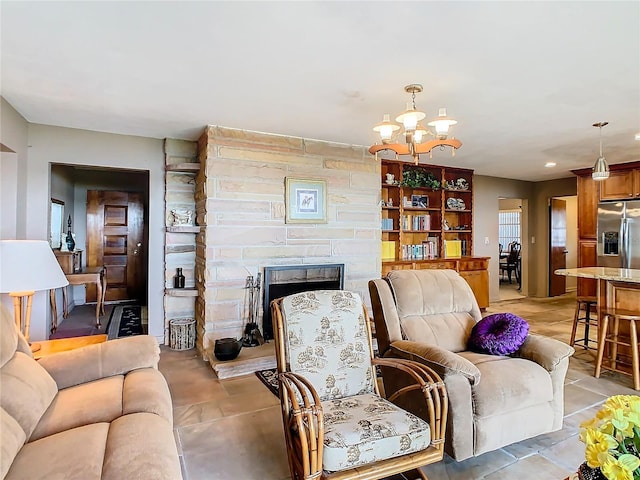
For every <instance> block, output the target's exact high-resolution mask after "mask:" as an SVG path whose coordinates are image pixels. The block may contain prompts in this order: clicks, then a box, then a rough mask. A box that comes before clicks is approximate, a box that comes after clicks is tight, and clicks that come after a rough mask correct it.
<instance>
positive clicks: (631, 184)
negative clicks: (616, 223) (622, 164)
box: [600, 168, 640, 201]
mask: <svg viewBox="0 0 640 480" xmlns="http://www.w3.org/2000/svg"><path fill="white" fill-rule="evenodd" d="M635 198H640V169H638V168H633V169H629V170H618V171H612V172H611V174H610V176H609V178H607V179H606V180H604V181H602V182H601V185H600V200H603V201H606V200H629V199H635Z"/></svg>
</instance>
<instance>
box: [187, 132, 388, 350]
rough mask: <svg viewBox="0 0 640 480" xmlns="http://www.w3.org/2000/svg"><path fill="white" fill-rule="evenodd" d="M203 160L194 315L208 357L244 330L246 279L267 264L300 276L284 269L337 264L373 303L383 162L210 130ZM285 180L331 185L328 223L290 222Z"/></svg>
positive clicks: (313, 145) (290, 140)
mask: <svg viewBox="0 0 640 480" xmlns="http://www.w3.org/2000/svg"><path fill="white" fill-rule="evenodd" d="M198 160H199V162H200V164H201V168H200V173H199V174H198V175H197V177H196V185H195V202H196V203H195V206H196V212H197V215H196V221H197V224H198V225H199V226H200V227H201V228H200V233H198V234H197V235H196V240H195V243H196V245H195V272H194V276H195V283H196V288H197V289H198V296H197V297H196V299H195V316H196V322H197V332H198V334H197V335H198V338H197V341H196V345H197V347H198V350H199V352H200V353H201V354H202V356H203V358H206V357H208V356H209V355H207V353H209V352H210V351H211V350H212V348H213V345H214V342H215V340H216V339H218V338H223V337H235V338H240V337H241V336H242V334H243V330H244V326H245V324H246V323H247V319H246V318H244V317H245V311H246V309H245V308H244V303H245V293H246V289H245V285H246V278H247V276H249V275H253V276H254V277H256V276H257V274H258V273H265V276H266V273H267V272H263V268H264V266H265V265H268V266H269V270H268V272H269V273H273V272H279V273H277V274H276V277H277V278H280V279H282V278H287V277H286V276H287V275H294V277H295V278H297V277H298V276H299V274H297V273H286V274H285V273H284V272H286V271H287V270H284V269H280V270H279V269H278V267H284V266H286V267H300V268H303V267H304V268H306V269H308V270H309V271H312V272H319V271H321V270H322V269H315V268H312V267H316V266H322V267H326V266H328V265H335V264H340V265H341V266H342V268H341V279H340V281H339V282H340V283H341V286H342V287H344V289H347V290H352V291H355V292H357V293H359V294H360V295H361V296H362V298H363V299H364V301H365V302H368V301H369V298H368V290H367V282H368V281H369V280H370V279H372V278H377V277H379V276H380V208H379V206H378V205H379V201H380V162H379V161H376V159H375V158H373V157H372V156H371V155H370V154H369V153H368V152H367V151H366V149H365V148H364V147H361V146H354V145H346V144H338V143H330V142H323V141H319V140H310V139H303V138H298V137H287V136H282V135H273V134H265V133H257V132H250V131H245V130H236V129H231V128H223V127H218V126H209V127H207V128H206V129H205V131H204V133H203V135H202V136H201V138H200V140H199V142H198ZM288 177H292V178H296V179H320V180H324V181H325V182H326V198H327V207H326V210H327V222H326V223H318V224H310V223H286V222H285V198H284V196H285V179H286V178H288ZM305 275H307V274H305ZM309 275H312V277H311V280H312V281H314V280H318V279H316V278H315V277H314V275H315V273H312V274H309ZM283 276H284V277H283ZM292 279H293V277H292ZM265 280H266V278H265V279H264V280H263V281H265ZM278 281H279V280H278ZM289 283H291V282H289ZM276 285H279V283H276ZM272 288H273V287H272V286H271V285H270V287H269V290H270V292H272ZM275 288H276V290H277V289H278V288H279V287H275ZM263 305H264V302H263V303H262V304H261V308H262V309H264V306H263ZM263 314H264V312H259V314H258V317H257V318H259V319H260V318H263ZM268 323H269V326H270V321H269V322H268ZM261 327H262V326H261ZM249 348H259V347H249Z"/></svg>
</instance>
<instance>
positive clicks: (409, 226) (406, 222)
mask: <svg viewBox="0 0 640 480" xmlns="http://www.w3.org/2000/svg"><path fill="white" fill-rule="evenodd" d="M402 230H405V231H407V230H420V231H426V230H431V215H403V216H402Z"/></svg>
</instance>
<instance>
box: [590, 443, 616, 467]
mask: <svg viewBox="0 0 640 480" xmlns="http://www.w3.org/2000/svg"><path fill="white" fill-rule="evenodd" d="M584 458H585V460H586V461H587V465H589V466H590V467H591V468H598V467H602V466H603V465H605V464H606V463H607V462H609V461H611V460H615V457H614V456H613V455H611V454H610V453H609V450H608V449H607V445H606V444H605V443H595V444H591V445H587V447H586V448H585V449H584Z"/></svg>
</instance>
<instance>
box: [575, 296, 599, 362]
mask: <svg viewBox="0 0 640 480" xmlns="http://www.w3.org/2000/svg"><path fill="white" fill-rule="evenodd" d="M576 302H577V303H576V313H575V315H574V316H573V328H572V329H571V341H570V342H569V345H571V346H572V347H573V346H574V344H576V343H578V344H579V345H582V346H583V347H584V348H586V349H591V350H597V349H598V342H597V341H594V340H592V339H590V338H589V327H590V326H594V327H596V329H597V328H598V300H597V298H596V297H586V296H585V297H582V296H580V297H577V298H576ZM582 310H584V312H585V313H584V317H581V316H580V312H581V311H582ZM592 313H593V314H594V316H593V317H591V314H592ZM579 323H584V337H582V338H579V339H577V340H576V332H577V330H578V324H579ZM596 332H597V330H596ZM589 342H591V343H595V344H596V345H595V346H594V347H590V346H589Z"/></svg>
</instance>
